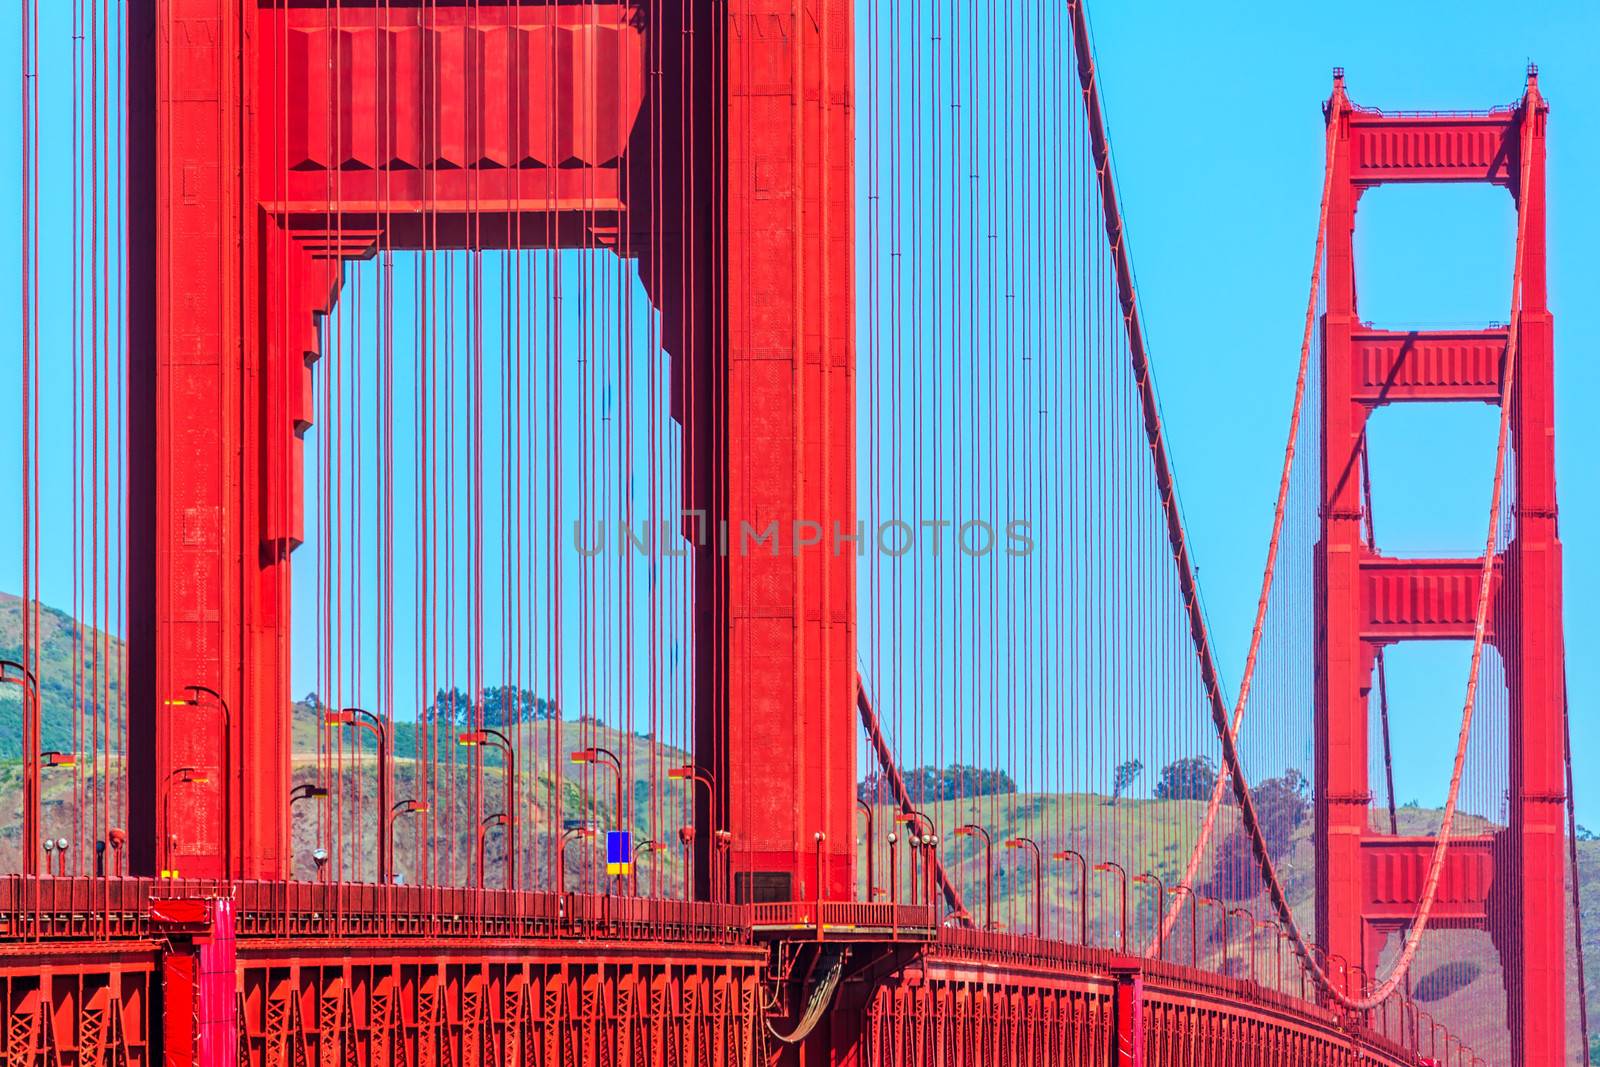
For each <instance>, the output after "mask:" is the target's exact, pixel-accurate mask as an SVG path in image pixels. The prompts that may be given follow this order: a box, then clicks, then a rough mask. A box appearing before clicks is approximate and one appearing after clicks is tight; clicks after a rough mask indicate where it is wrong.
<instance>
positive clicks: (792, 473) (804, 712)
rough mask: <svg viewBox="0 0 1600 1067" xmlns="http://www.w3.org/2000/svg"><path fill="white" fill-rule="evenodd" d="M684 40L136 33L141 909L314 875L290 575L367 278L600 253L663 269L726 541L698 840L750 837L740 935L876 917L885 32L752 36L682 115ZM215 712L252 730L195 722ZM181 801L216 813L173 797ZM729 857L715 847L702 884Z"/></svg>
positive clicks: (586, 23)
mask: <svg viewBox="0 0 1600 1067" xmlns="http://www.w3.org/2000/svg"><path fill="white" fill-rule="evenodd" d="M651 12H654V15H653V17H655V18H656V19H658V22H657V23H656V24H651V22H650V18H651V17H652V15H651ZM676 18H677V17H676V16H668V15H666V14H663V13H661V12H660V11H659V10H658V9H656V8H655V6H654V5H652V6H651V8H650V9H649V11H647V10H646V9H645V8H643V7H641V6H639V5H628V4H609V5H554V6H552V5H548V4H542V3H541V4H533V3H507V4H500V5H484V6H482V7H480V6H478V5H470V6H467V5H457V6H451V5H433V4H422V3H420V0H411V2H401V3H394V4H386V5H384V7H383V8H381V9H379V8H376V7H359V6H353V7H350V8H345V7H342V6H340V7H335V6H334V5H328V4H293V5H284V6H281V7H280V6H278V5H270V4H269V5H262V6H260V7H256V6H253V5H243V6H241V5H232V4H227V3H223V2H221V0H211V2H199V3H176V2H173V0H150V2H149V3H147V4H144V5H140V6H139V7H137V8H136V9H135V12H134V14H133V15H132V16H131V19H132V22H131V24H132V25H133V27H134V31H133V32H134V37H133V39H134V40H135V41H136V42H137V41H148V42H149V44H148V47H136V48H135V49H134V50H133V53H134V55H135V57H136V59H135V62H134V64H133V65H132V68H131V73H130V79H131V80H130V87H131V92H130V98H131V99H132V101H133V104H134V107H135V109H136V110H137V111H138V112H139V113H138V114H137V115H135V116H134V119H133V126H132V137H133V141H134V153H133V159H132V170H133V176H132V180H131V181H130V194H129V195H130V198H131V210H130V215H131V216H134V217H136V218H137V219H138V220H140V224H141V225H148V227H149V229H148V230H146V231H143V232H138V231H136V232H135V234H134V237H133V241H134V247H135V249H136V255H137V256H139V257H141V261H139V262H137V263H136V264H135V269H134V270H133V271H132V274H131V276H132V278H133V280H134V292H133V296H132V302H133V304H135V305H137V306H138V307H140V308H141V310H146V309H148V310H149V312H150V314H149V316H148V317H146V318H141V319H139V320H137V321H136V322H135V324H134V330H133V340H132V344H133V357H132V359H133V372H134V378H135V380H136V381H137V382H139V390H140V391H139V392H138V394H137V395H136V396H135V398H134V402H133V414H132V420H133V422H132V450H133V454H132V461H131V466H132V469H133V475H132V476H133V479H134V482H135V486H136V488H135V492H134V494H133V496H134V499H135V505H134V511H133V514H132V515H131V517H130V521H131V523H132V526H133V529H134V536H133V537H132V543H133V544H134V545H135V546H136V551H137V553H138V554H139V555H138V558H136V559H134V560H132V561H131V570H132V571H133V572H134V573H135V574H136V575H137V576H138V578H137V579H136V581H135V584H134V586H133V588H132V590H131V594H130V599H131V607H130V612H131V614H132V618H133V625H132V626H131V627H130V630H131V632H132V634H133V635H134V636H133V642H132V645H131V646H130V663H131V667H130V671H131V676H130V693H131V697H132V701H131V705H132V707H133V709H134V711H133V719H132V722H131V732H132V734H133V735H134V737H135V738H136V739H137V741H136V745H137V746H138V747H137V748H136V751H135V755H134V759H133V760H132V763H131V766H132V768H133V773H132V776H131V779H130V794H131V798H132V799H131V805H130V807H131V818H130V827H129V830H130V835H131V836H130V849H129V860H130V864H131V867H130V870H131V871H133V872H134V873H141V874H154V873H156V872H157V871H159V870H166V869H171V870H175V871H177V873H178V874H180V875H182V876H185V877H189V876H194V877H221V876H232V877H281V876H284V875H285V874H287V872H288V870H289V857H288V855H287V852H286V850H287V837H288V819H287V801H286V797H287V794H288V786H289V753H288V746H289V736H288V734H289V728H288V721H287V716H288V713H289V707H290V695H289V691H288V645H289V642H288V626H289V617H290V610H289V609H290V605H289V580H288V568H289V567H290V558H291V553H292V550H293V549H294V547H295V546H296V545H297V544H298V543H299V542H300V541H301V539H302V536H303V535H302V526H303V519H302V517H301V515H300V511H301V500H302V492H301V484H302V481H301V479H302V473H301V465H302V460H301V451H300V449H301V446H300V435H301V434H303V433H304V432H305V430H306V429H307V428H308V426H309V424H310V421H311V399H310V397H311V392H310V367H311V365H312V364H313V363H315V361H316V359H317V358H318V355H317V351H316V340H315V337H316V335H315V330H314V326H315V321H316V320H315V317H316V316H318V315H322V314H326V313H327V312H328V311H329V309H330V308H331V306H332V303H333V301H334V299H335V297H336V291H337V287H338V280H339V277H340V265H341V261H343V260H345V259H348V258H351V257H358V256H366V255H370V254H371V253H372V252H373V251H374V250H375V249H377V248H380V247H381V248H383V249H385V250H403V249H408V248H422V247H428V248H449V247H469V246H470V247H473V248H494V247H510V246H512V245H513V244H514V245H515V246H516V247H520V248H532V247H559V246H565V245H581V244H595V243H598V244H602V245H607V246H611V247H614V248H615V249H616V251H617V252H618V253H619V254H622V255H626V256H633V257H636V258H640V259H641V260H642V262H641V274H642V275H643V276H644V278H645V280H646V285H647V288H649V289H650V290H651V291H652V295H653V297H654V299H655V300H656V302H657V304H658V305H659V306H660V307H661V308H662V310H663V313H664V316H665V320H666V322H667V323H668V328H669V333H670V334H671V336H670V337H669V339H668V342H667V347H668V349H669V350H670V351H672V352H673V353H674V354H675V356H676V360H677V365H678V367H677V370H676V374H677V377H678V379H679V383H680V397H679V401H678V403H677V405H676V407H677V409H678V411H679V414H680V417H681V418H682V420H683V421H684V423H685V427H686V436H687V437H688V439H689V444H688V447H687V450H686V451H687V459H686V463H685V470H684V472H683V477H684V481H685V484H686V486H687V487H688V495H689V498H690V501H689V502H690V504H691V506H693V507H695V508H697V509H699V510H700V511H702V512H703V513H704V514H705V517H706V523H705V526H704V528H703V529H702V531H701V543H702V547H701V549H700V551H699V556H698V561H697V562H698V566H697V569H696V574H697V581H698V583H699V585H698V589H697V601H698V608H697V614H696V619H697V632H698V639H697V641H696V648H697V651H698V654H699V656H700V657H701V659H700V662H699V665H698V670H697V677H698V684H699V696H698V698H697V723H698V725H697V728H696V733H697V741H698V743H697V746H696V747H697V752H698V753H699V758H700V759H701V760H702V762H703V764H704V769H705V770H707V771H708V772H709V779H710V781H711V782H712V783H713V788H714V789H716V790H718V791H719V793H720V794H721V795H720V797H719V802H718V803H717V804H715V805H714V806H710V805H708V806H707V807H706V809H705V810H703V811H702V812H701V813H700V817H699V821H700V823H701V825H703V826H709V824H710V818H711V811H712V810H715V811H717V812H719V813H720V818H721V819H722V821H723V822H724V823H725V825H724V826H719V827H714V828H713V829H718V830H720V829H727V830H729V831H731V833H732V838H731V840H732V841H733V843H734V844H733V846H732V855H731V857H730V858H729V866H730V867H731V882H732V885H733V887H734V891H735V894H736V895H738V896H739V897H740V898H741V899H743V898H752V899H754V898H770V899H805V898H808V897H815V896H817V895H818V894H819V891H820V892H821V893H822V894H823V895H827V896H834V897H839V896H845V895H848V893H849V892H850V888H851V886H852V885H853V884H854V872H853V857H854V849H853V847H852V846H851V838H852V818H853V805H852V804H851V803H850V801H849V785H850V783H851V782H853V780H854V775H855V729H854V715H855V707H854V705H855V693H856V678H855V601H854V595H855V593H854V581H855V568H854V565H853V556H852V555H851V554H849V553H838V552H834V551H833V548H832V546H833V538H834V536H835V534H836V533H840V534H843V535H846V536H850V535H854V534H855V532H856V523H855V487H854V477H855V465H854V455H855V449H854V405H855V381H854V354H853V345H854V305H853V291H854V269H855V268H854V259H853V256H852V254H851V248H852V236H851V235H852V232H853V226H854V223H853V196H854V185H853V180H852V171H851V158H852V144H853V138H854V130H853V126H852V123H851V101H852V86H851V81H852V78H853V71H854V54H853V51H852V47H851V41H852V37H851V7H850V5H849V4H848V3H846V2H844V0H829V2H827V3H823V4H821V5H820V6H818V7H816V9H815V10H813V11H810V12H808V13H807V14H806V15H805V16H798V15H797V14H796V11H795V9H794V8H793V6H792V5H790V4H787V3H777V2H773V0H763V2H757V0H748V2H741V3H735V4H732V5H729V6H728V7H727V8H726V10H725V12H724V13H723V14H722V15H721V16H720V25H719V27H718V29H719V32H718V33H717V34H715V35H713V34H711V33H709V32H702V33H701V35H700V37H699V40H700V41H701V42H702V46H701V47H698V48H697V49H694V50H690V51H689V52H687V53H686V55H685V56H683V57H676V56H675V57H674V59H673V62H675V63H681V64H683V66H682V69H675V71H674V73H675V75H676V76H677V77H678V78H679V79H680V82H679V84H672V83H669V82H668V81H666V80H664V79H663V78H662V77H661V76H660V72H655V73H654V74H653V75H651V76H648V77H647V72H646V70H645V64H644V49H645V40H646V39H647V37H648V36H649V35H651V34H656V35H661V36H664V37H666V38H669V39H672V38H673V35H674V34H680V36H681V29H682V28H681V27H680V26H679V25H678V23H677V22H676ZM707 21H708V22H709V21H710V20H709V19H708V20H707ZM707 28H709V27H707ZM713 36H714V37H715V38H716V42H715V44H714V45H713V41H712V38H713ZM335 58H337V60H338V62H334V59H335ZM652 92H654V93H657V94H664V98H663V99H662V100H660V101H657V102H656V103H655V104H653V105H651V106H653V107H654V108H656V109H657V110H662V109H665V110H668V111H670V110H672V109H674V108H676V107H681V104H682V100H684V99H690V100H693V101H694V102H695V103H694V106H695V107H697V108H704V109H705V116H704V117H705V119H706V121H705V122H703V123H702V124H700V125H698V126H695V127H693V131H694V132H693V135H692V137H693V139H691V140H689V141H687V142H682V141H680V140H679V138H677V137H676V136H668V135H665V134H661V133H657V132H656V131H653V130H651V129H650V128H648V127H649V124H648V123H645V122H643V121H641V118H640V116H641V114H643V113H644V111H645V105H646V101H647V97H648V94H650V93H652ZM677 94H682V95H681V96H680V95H677ZM713 97H715V99H714V100H713ZM547 98H548V99H547ZM530 100H532V101H535V102H538V101H545V102H546V103H547V104H548V105H549V106H545V107H536V106H529V104H528V101H530ZM246 115H248V116H250V118H249V121H248V122H247V121H246V120H245V116H246ZM241 129H248V130H250V131H251V133H252V136H251V137H249V138H246V139H244V140H243V141H241V140H239V139H238V138H237V137H230V136H229V131H237V130H241ZM671 132H672V131H668V133H671ZM691 172H693V173H694V174H696V175H698V178H697V179H696V182H697V183H698V188H697V189H696V190H695V191H694V193H693V194H692V195H690V196H687V197H685V205H686V206H684V207H683V208H682V210H681V211H680V210H676V209H674V210H672V212H671V214H672V217H671V218H669V219H662V218H651V217H649V216H650V212H651V210H652V205H655V206H656V209H657V210H660V211H667V210H668V209H667V208H663V207H661V206H660V205H662V204H663V203H668V202H669V201H668V200H667V199H666V198H665V197H663V196H662V195H661V193H660V191H659V190H652V189H651V187H650V175H652V174H656V173H659V174H662V175H664V176H666V177H664V178H663V180H665V181H677V182H682V183H686V184H689V185H690V186H691V187H692V186H693V185H694V184H695V183H690V182H688V176H689V174H690V173H691ZM652 192H653V193H654V196H653V197H652ZM713 213H714V214H715V216H716V218H717V219H723V218H725V219H726V225H722V224H721V223H720V222H718V223H716V224H714V223H713V218H712V217H711V216H712V214H713ZM469 220H470V221H469ZM652 227H654V230H652ZM469 231H470V232H469ZM652 232H655V233H662V232H667V233H670V234H671V235H672V236H671V238H670V240H671V244H670V245H663V244H662V243H661V239H660V238H657V239H656V240H655V241H652V240H650V239H649V237H648V235H649V234H650V233H652ZM219 235H220V236H221V237H222V239H220V240H219ZM680 246H681V247H680ZM652 257H655V258H659V259H660V260H661V262H655V261H653V260H652ZM708 531H709V532H710V533H712V534H713V535H714V536H706V533H707V532H708ZM730 536H731V539H732V541H733V542H734V545H735V548H734V550H732V551H726V552H724V551H721V550H720V544H722V543H726V542H725V541H724V538H725V537H730ZM751 538H763V539H764V541H757V542H756V547H754V548H748V547H741V546H744V545H747V544H748V543H749V540H750V539H751ZM190 684H202V685H205V686H209V687H211V688H213V689H215V690H216V691H217V692H218V693H219V694H220V700H219V701H218V702H217V704H218V706H212V705H211V702H209V701H201V702H198V703H197V704H196V705H193V706H190V705H175V704H170V703H168V702H167V701H168V694H175V693H178V692H179V691H180V690H181V688H182V687H183V686H186V685H190ZM222 709H225V710H222ZM219 710H222V713H221V714H219ZM224 732H227V733H228V734H229V735H230V736H228V737H227V739H226V742H225V741H224ZM229 752H231V753H232V755H231V756H229V755H228V753H229ZM757 752H759V753H760V754H761V758H760V759H759V760H756V759H754V758H753V757H754V754H755V753H757ZM182 767H195V768H200V769H201V771H202V772H203V774H204V776H205V777H206V779H207V782H208V783H210V784H204V785H202V786H200V787H193V788H183V789H177V790H174V789H173V788H172V786H173V778H174V775H175V772H176V770H177V769H178V768H182ZM244 767H249V768H250V774H249V776H248V777H246V776H245V775H244V774H243V768H244ZM169 820H170V821H169ZM177 826H181V827H183V828H184V832H183V833H182V834H178V833H176V832H175V827H177ZM819 834H820V835H821V837H818V836H817V835H819ZM714 840H715V837H714V835H713V834H712V833H706V834H702V835H701V837H700V839H699V842H698V844H697V847H698V848H699V849H700V852H699V858H698V866H699V868H700V878H701V879H702V884H705V883H706V880H707V879H708V878H709V866H708V863H709V859H708V854H707V853H706V852H705V849H706V848H708V847H710V845H711V844H712V843H713V842H714ZM818 850H820V852H821V856H822V862H821V864H820V867H819V864H818V862H817V858H816V857H817V852H818ZM819 870H820V872H821V877H822V879H823V882H824V884H823V885H822V886H820V887H819V886H817V885H816V884H815V883H816V881H817V878H818V872H819Z"/></svg>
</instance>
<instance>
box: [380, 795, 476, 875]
mask: <svg viewBox="0 0 1600 1067" xmlns="http://www.w3.org/2000/svg"><path fill="white" fill-rule="evenodd" d="M427 810H428V805H426V804H424V803H423V802H422V801H420V800H416V799H413V798H412V797H407V798H406V799H404V800H402V801H400V802H399V803H397V804H395V806H394V807H392V808H390V809H389V857H390V859H391V860H392V859H393V858H394V817H395V816H396V815H415V814H416V813H418V812H422V811H427ZM479 866H482V864H481V862H480V864H479ZM416 873H417V872H416V871H415V870H413V871H412V872H411V874H412V876H413V877H415V876H416ZM391 877H392V876H391Z"/></svg>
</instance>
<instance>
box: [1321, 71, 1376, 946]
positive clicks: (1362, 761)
mask: <svg viewBox="0 0 1600 1067" xmlns="http://www.w3.org/2000/svg"><path fill="white" fill-rule="evenodd" d="M1328 121H1329V122H1331V123H1334V124H1336V126H1337V127H1338V129H1337V130H1336V131H1335V138H1334V150H1333V161H1332V166H1333V181H1332V184H1331V186H1330V189H1329V193H1328V235H1327V257H1328V262H1327V311H1326V313H1325V314H1324V316H1323V320H1322V361H1323V362H1322V441H1323V455H1322V497H1321V499H1322V539H1321V542H1320V543H1319V544H1318V546H1317V557H1316V565H1317V577H1318V583H1319V584H1320V586H1321V589H1320V595H1319V596H1318V597H1317V620H1316V629H1317V642H1318V646H1319V647H1318V654H1317V683H1316V684H1317V690H1316V716H1317V723H1316V735H1317V753H1316V762H1317V768H1316V841H1317V940H1318V942H1320V943H1321V944H1322V946H1323V947H1324V948H1326V949H1327V950H1328V951H1329V952H1330V953H1335V954H1337V955H1339V956H1342V957H1343V958H1345V959H1347V960H1359V959H1361V958H1362V955H1361V950H1362V946H1363V940H1362V936H1361V935H1362V929H1361V904H1362V901H1363V900H1364V899H1365V898H1364V894H1363V891H1362V885H1361V838H1362V835H1363V834H1364V833H1365V832H1366V828H1367V806H1368V795H1367V794H1368V785H1367V706H1366V690H1367V688H1368V679H1369V678H1370V677H1371V664H1370V662H1369V661H1368V653H1367V651H1366V650H1365V649H1364V648H1363V647H1362V640H1361V555H1362V552H1363V548H1362V542H1361V485H1360V481H1359V471H1360V463H1359V462H1358V459H1359V452H1360V448H1361V436H1362V434H1363V432H1364V431H1365V428H1366V409H1365V407H1364V406H1363V405H1362V404H1361V403H1359V402H1358V401H1357V400H1356V398H1355V396H1354V395H1353V393H1354V388H1353V387H1354V382H1355V376H1354V374H1353V373H1352V364H1351V360H1352V358H1353V352H1352V345H1351V336H1350V335H1351V332H1352V330H1353V329H1355V328H1356V326H1358V325H1359V323H1358V321H1357V317H1356V292H1355V261H1354V252H1353V247H1352V246H1353V241H1354V230H1355V215H1356V201H1357V199H1358V198H1359V196H1360V189H1359V188H1358V187H1357V186H1356V185H1355V184H1353V183H1352V181H1351V173H1350V102H1349V100H1348V99H1347V98H1346V97H1345V95H1344V84H1343V80H1342V79H1341V78H1335V80H1334V88H1333V97H1332V99H1331V100H1330V101H1329V103H1328Z"/></svg>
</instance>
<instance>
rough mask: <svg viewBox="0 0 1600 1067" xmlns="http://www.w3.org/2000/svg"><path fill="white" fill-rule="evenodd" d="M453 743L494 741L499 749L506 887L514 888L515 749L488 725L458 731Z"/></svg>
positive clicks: (515, 841)
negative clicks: (501, 760)
mask: <svg viewBox="0 0 1600 1067" xmlns="http://www.w3.org/2000/svg"><path fill="white" fill-rule="evenodd" d="M456 743H457V744H459V745H462V746H464V747H467V748H472V747H475V746H478V745H488V744H493V745H496V746H498V747H499V749H500V757H501V759H503V760H504V761H505V762H504V763H502V764H501V769H502V770H503V771H504V772H505V795H504V796H503V797H502V800H503V801H504V805H505V811H504V814H505V817H506V888H507V889H515V888H517V750H516V749H515V748H513V747H512V745H511V739H510V738H509V737H507V736H506V735H505V734H503V733H501V732H500V731H499V730H491V729H488V728H484V729H482V730H470V731H468V732H466V733H463V734H459V735H457V737H456Z"/></svg>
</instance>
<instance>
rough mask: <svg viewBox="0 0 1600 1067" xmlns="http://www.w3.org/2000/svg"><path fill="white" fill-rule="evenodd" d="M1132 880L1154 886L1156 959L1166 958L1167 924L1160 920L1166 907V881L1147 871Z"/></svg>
mask: <svg viewBox="0 0 1600 1067" xmlns="http://www.w3.org/2000/svg"><path fill="white" fill-rule="evenodd" d="M1133 880H1134V881H1135V882H1137V883H1139V884H1140V885H1153V886H1155V887H1156V959H1158V960H1164V959H1166V958H1167V924H1166V923H1165V922H1162V921H1161V913H1162V912H1163V911H1165V910H1166V907H1167V886H1166V883H1165V882H1163V881H1162V880H1161V876H1160V875H1155V874H1151V873H1150V872H1149V871H1145V872H1144V873H1143V874H1139V875H1135V876H1134V879H1133Z"/></svg>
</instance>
